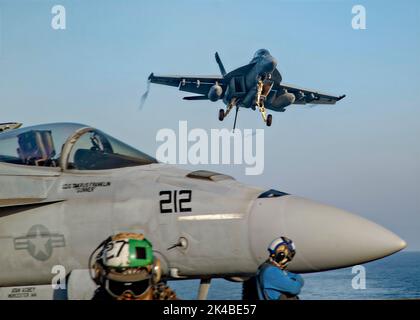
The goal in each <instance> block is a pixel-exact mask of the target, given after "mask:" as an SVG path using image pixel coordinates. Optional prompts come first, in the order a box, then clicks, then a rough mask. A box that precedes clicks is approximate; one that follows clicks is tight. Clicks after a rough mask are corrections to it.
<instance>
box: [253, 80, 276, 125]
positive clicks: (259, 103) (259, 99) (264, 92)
mask: <svg viewBox="0 0 420 320" xmlns="http://www.w3.org/2000/svg"><path fill="white" fill-rule="evenodd" d="M272 87H273V81H267V80H266V81H262V80H261V79H260V80H258V83H257V94H256V96H255V106H256V107H258V110H259V111H260V112H261V115H262V118H263V120H264V122H265V124H266V125H267V127H269V126H271V122H272V121H273V116H272V115H271V114H269V115H268V116H267V114H266V112H265V106H264V102H265V99H266V98H267V96H268V94H269V93H270V91H271V88H272Z"/></svg>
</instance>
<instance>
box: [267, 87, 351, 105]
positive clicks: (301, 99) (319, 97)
mask: <svg viewBox="0 0 420 320" xmlns="http://www.w3.org/2000/svg"><path fill="white" fill-rule="evenodd" d="M273 89H274V90H286V91H287V92H289V93H293V94H294V95H295V97H296V100H295V102H294V103H293V104H307V103H311V104H335V103H336V102H337V101H340V100H341V99H343V98H344V97H345V96H346V95H341V96H334V95H330V94H327V93H322V92H319V91H315V90H311V89H305V88H300V87H297V86H294V85H290V84H286V83H280V84H278V85H274V87H273Z"/></svg>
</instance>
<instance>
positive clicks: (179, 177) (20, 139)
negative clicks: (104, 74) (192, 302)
mask: <svg viewBox="0 0 420 320" xmlns="http://www.w3.org/2000/svg"><path fill="white" fill-rule="evenodd" d="M118 232H140V233H143V234H145V235H146V236H147V238H148V239H150V240H151V241H152V243H153V248H154V250H155V252H154V253H155V255H156V256H157V257H158V258H159V259H160V260H161V262H162V267H163V273H164V277H166V279H194V278H195V279H203V280H202V281H203V282H202V286H203V288H206V286H207V288H208V282H207V280H208V279H211V278H226V279H231V280H235V281H246V280H247V279H248V278H249V277H251V276H253V275H255V273H256V271H257V268H258V266H259V265H260V264H261V263H262V262H263V261H264V260H265V259H266V257H267V251H266V250H267V246H268V244H269V243H270V242H271V241H272V240H273V239H274V238H276V237H278V236H280V235H284V236H287V237H289V238H291V239H293V241H294V242H295V244H296V247H297V254H296V257H295V258H294V260H293V262H292V263H291V264H290V268H289V269H290V270H291V271H295V272H318V271H323V270H330V269H336V268H342V267H347V266H352V265H356V264H360V263H364V262H368V261H371V260H375V259H379V258H382V257H385V256H387V255H390V254H392V253H394V252H397V251H399V250H401V249H403V248H404V247H405V246H406V244H405V242H404V241H403V240H401V239H400V238H399V237H398V236H396V235H395V234H393V233H392V232H390V231H388V230H386V229H384V228H383V227H381V226H379V225H377V224H375V223H373V222H371V221H368V220H366V219H363V218H361V217H358V216H356V215H353V214H350V213H348V212H345V211H343V210H340V209H337V208H334V207H332V206H328V205H324V204H320V203H317V202H315V201H312V200H308V199H304V198H301V197H298V196H294V195H291V194H287V193H285V192H281V191H277V190H274V189H271V190H264V189H261V188H259V187H253V186H248V185H245V184H242V183H240V182H238V181H236V180H235V179H234V178H232V177H230V176H227V175H225V174H222V173H216V172H209V171H202V170H197V171H185V170H181V169H178V168H176V167H174V166H172V165H166V164H162V163H158V162H157V161H156V160H155V159H154V158H152V157H150V156H148V155H147V154H145V153H143V152H141V151H138V150H136V149H134V148H132V147H130V146H128V145H127V144H125V143H123V142H121V141H119V140H117V139H115V138H113V137H111V136H110V135H108V134H105V133H104V132H102V131H100V130H97V129H95V128H92V127H89V126H85V125H80V124H71V123H56V124H46V125H38V126H32V127H23V128H20V129H12V130H8V131H5V132H2V133H0V252H1V259H0V298H11V299H12V298H19V297H20V298H21V297H29V298H30V297H32V298H33V297H35V298H38V299H39V298H41V295H40V294H39V293H37V291H36V290H38V288H40V287H42V286H43V285H44V287H46V288H49V289H51V285H50V284H51V280H52V278H53V277H54V276H55V273H53V272H52V270H54V268H55V266H63V267H64V268H65V271H66V274H67V277H66V279H67V280H68V281H69V283H70V284H71V283H72V281H71V279H76V280H77V279H79V278H80V279H82V280H78V281H76V280H75V281H76V283H75V284H73V285H69V286H68V288H69V290H70V288H76V291H83V288H90V287H92V285H93V282H92V281H90V279H89V276H85V277H84V278H83V277H82V276H80V277H74V276H73V275H75V274H77V273H78V274H79V275H80V272H85V273H84V274H85V275H88V274H89V272H88V258H89V255H90V254H91V253H92V252H93V251H94V249H95V248H96V247H97V246H98V244H99V243H101V242H102V241H103V240H104V239H106V238H107V237H108V236H109V235H112V234H115V233H118ZM22 286H26V287H23V289H22ZM28 286H29V287H28ZM39 290H41V289H39ZM86 290H88V289H86ZM204 291H205V290H204ZM91 294H92V292H91ZM82 296H84V297H88V298H89V295H82ZM204 296H205V294H204ZM50 297H52V295H51V296H50ZM72 297H78V298H80V297H81V296H80V295H79V296H77V295H76V296H75V295H72ZM201 297H203V295H202V296H201Z"/></svg>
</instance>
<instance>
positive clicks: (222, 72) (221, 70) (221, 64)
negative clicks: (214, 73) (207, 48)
mask: <svg viewBox="0 0 420 320" xmlns="http://www.w3.org/2000/svg"><path fill="white" fill-rule="evenodd" d="M214 57H215V58H216V62H217V64H218V65H219V69H220V73H221V74H222V76H225V75H226V70H225V67H224V66H223V63H222V60H220V57H219V54H218V53H217V52H216V54H215V55H214Z"/></svg>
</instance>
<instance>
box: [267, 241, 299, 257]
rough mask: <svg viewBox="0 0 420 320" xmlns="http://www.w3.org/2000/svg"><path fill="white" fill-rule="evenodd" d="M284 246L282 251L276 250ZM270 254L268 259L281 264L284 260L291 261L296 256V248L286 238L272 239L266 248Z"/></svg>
mask: <svg viewBox="0 0 420 320" xmlns="http://www.w3.org/2000/svg"><path fill="white" fill-rule="evenodd" d="M281 246H284V249H283V250H281V251H279V250H278V249H279V248H280V247H281ZM267 250H268V252H269V253H270V257H271V258H272V259H274V260H275V261H276V262H281V261H283V260H284V259H285V258H286V259H287V260H288V262H289V261H291V260H292V259H293V257H294V256H295V254H296V247H295V244H294V243H293V241H292V240H290V239H289V238H287V237H279V238H276V239H274V240H273V241H272V242H271V243H270V245H269V247H268V248H267Z"/></svg>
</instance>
